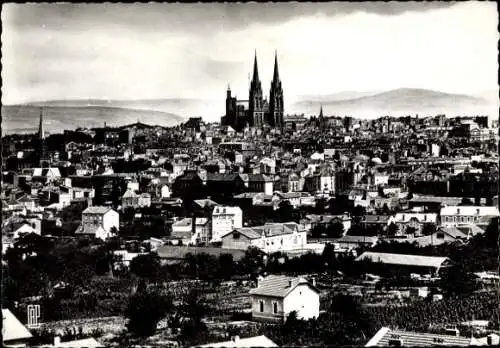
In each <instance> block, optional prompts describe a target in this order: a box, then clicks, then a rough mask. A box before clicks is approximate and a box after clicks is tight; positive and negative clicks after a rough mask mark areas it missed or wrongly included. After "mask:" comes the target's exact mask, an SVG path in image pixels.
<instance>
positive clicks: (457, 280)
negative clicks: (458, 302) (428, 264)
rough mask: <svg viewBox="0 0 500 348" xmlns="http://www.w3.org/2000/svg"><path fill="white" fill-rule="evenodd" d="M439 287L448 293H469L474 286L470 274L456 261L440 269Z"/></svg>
mask: <svg viewBox="0 0 500 348" xmlns="http://www.w3.org/2000/svg"><path fill="white" fill-rule="evenodd" d="M441 288H442V289H443V291H444V292H445V293H446V294H448V295H470V294H471V293H472V292H473V291H474V290H475V288H476V286H475V281H474V277H473V276H472V274H471V273H469V272H468V271H467V269H466V268H465V266H464V265H463V264H462V263H458V264H456V265H453V266H451V267H447V268H445V269H444V270H443V271H442V273H441Z"/></svg>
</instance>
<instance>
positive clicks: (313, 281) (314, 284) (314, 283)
mask: <svg viewBox="0 0 500 348" xmlns="http://www.w3.org/2000/svg"><path fill="white" fill-rule="evenodd" d="M312 285H313V286H316V278H314V277H313V279H312Z"/></svg>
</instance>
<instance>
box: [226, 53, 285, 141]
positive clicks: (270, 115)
mask: <svg viewBox="0 0 500 348" xmlns="http://www.w3.org/2000/svg"><path fill="white" fill-rule="evenodd" d="M283 117H284V114H283V89H282V88H281V81H280V77H279V72H278V54H277V53H275V56H274V74H273V80H272V81H271V88H270V91H269V101H268V100H267V99H264V97H263V93H262V85H261V82H260V79H259V69H258V66H257V52H256V53H255V58H254V63H253V76H252V80H251V82H250V91H249V96H248V100H238V99H237V98H236V97H233V96H232V95H231V89H230V88H229V87H228V89H227V94H226V115H225V116H223V117H222V119H221V124H222V125H223V126H231V127H232V128H234V129H235V130H236V131H238V132H239V131H241V130H242V129H244V128H245V127H247V126H248V127H255V128H264V127H270V128H275V129H279V130H282V129H283V125H284V120H283Z"/></svg>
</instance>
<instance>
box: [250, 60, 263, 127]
mask: <svg viewBox="0 0 500 348" xmlns="http://www.w3.org/2000/svg"><path fill="white" fill-rule="evenodd" d="M263 107H264V101H263V97H262V85H261V83H260V80H259V69H258V67H257V51H255V58H254V62H253V76H252V81H251V82H250V95H249V98H248V112H249V122H250V125H251V126H253V127H259V128H261V127H262V126H263V124H264V110H263Z"/></svg>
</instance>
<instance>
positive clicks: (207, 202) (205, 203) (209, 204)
mask: <svg viewBox="0 0 500 348" xmlns="http://www.w3.org/2000/svg"><path fill="white" fill-rule="evenodd" d="M194 202H195V203H196V204H197V205H199V206H200V207H201V208H206V207H209V208H211V207H214V206H216V205H219V204H218V203H217V202H215V201H212V200H211V199H196V200H195V201H194Z"/></svg>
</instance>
